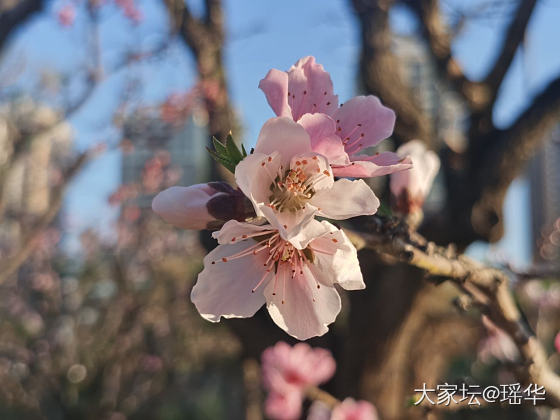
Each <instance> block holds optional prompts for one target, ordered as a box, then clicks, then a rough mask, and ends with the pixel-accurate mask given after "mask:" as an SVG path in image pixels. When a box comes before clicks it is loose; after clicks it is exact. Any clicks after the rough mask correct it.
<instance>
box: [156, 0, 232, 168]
mask: <svg viewBox="0 0 560 420" xmlns="http://www.w3.org/2000/svg"><path fill="white" fill-rule="evenodd" d="M163 2H164V4H165V6H166V7H167V10H168V13H169V16H170V20H171V22H172V23H173V27H174V28H175V30H176V31H177V32H178V35H179V37H180V38H181V39H182V40H183V42H184V43H185V45H186V46H187V47H188V48H189V49H190V51H191V52H192V54H193V56H194V59H195V60H196V64H197V70H198V77H199V79H200V85H201V88H202V89H201V92H202V94H203V100H204V104H205V108H206V111H207V112H208V126H209V127H208V128H209V134H210V136H209V141H210V139H211V138H212V137H216V138H218V139H225V138H226V136H227V134H228V133H229V132H230V131H235V129H236V128H237V127H236V121H235V116H234V112H233V107H232V105H231V102H230V99H229V93H228V82H227V77H226V72H225V69H224V64H223V44H224V39H225V31H224V21H223V20H224V19H223V10H222V2H221V0H205V6H206V10H205V13H204V18H203V19H197V18H195V17H194V16H193V15H192V13H191V12H190V9H189V7H188V5H187V4H186V3H185V0H163ZM209 144H210V143H209ZM209 165H210V168H211V174H210V177H211V179H223V178H227V176H228V174H226V173H225V172H221V169H220V168H218V167H217V165H216V164H215V163H214V161H213V160H212V159H210V158H209Z"/></svg>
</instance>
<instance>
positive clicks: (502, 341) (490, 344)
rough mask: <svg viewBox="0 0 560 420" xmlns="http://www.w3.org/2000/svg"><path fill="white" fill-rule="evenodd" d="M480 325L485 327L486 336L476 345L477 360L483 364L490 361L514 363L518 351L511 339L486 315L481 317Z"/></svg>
mask: <svg viewBox="0 0 560 420" xmlns="http://www.w3.org/2000/svg"><path fill="white" fill-rule="evenodd" d="M482 324H483V325H484V327H486V330H487V332H488V335H487V336H486V337H485V338H483V339H482V340H481V341H480V343H479V345H478V358H479V359H480V360H481V361H482V362H484V363H489V362H490V361H492V359H495V360H499V361H502V362H514V361H516V360H517V359H518V357H519V351H518V350H517V346H516V345H515V343H514V342H513V340H512V339H511V337H510V336H509V335H507V334H506V333H505V332H504V331H503V330H502V329H500V328H498V327H497V326H496V325H495V324H494V323H493V322H492V321H490V319H489V318H488V317H487V316H486V315H483V316H482Z"/></svg>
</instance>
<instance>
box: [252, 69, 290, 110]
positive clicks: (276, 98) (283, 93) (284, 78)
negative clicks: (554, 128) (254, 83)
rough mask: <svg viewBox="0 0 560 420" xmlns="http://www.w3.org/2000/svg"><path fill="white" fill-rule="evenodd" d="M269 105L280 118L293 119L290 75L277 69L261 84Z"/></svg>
mask: <svg viewBox="0 0 560 420" xmlns="http://www.w3.org/2000/svg"><path fill="white" fill-rule="evenodd" d="M259 89H261V90H262V91H263V92H264V94H265V96H266V100H267V101H268V104H269V105H270V107H271V108H272V110H273V111H274V113H275V114H276V115H278V116H279V117H291V116H292V111H291V109H290V106H289V105H288V73H286V72H284V71H280V70H276V69H272V70H270V71H269V72H268V74H267V75H266V76H265V78H264V79H262V80H261V81H260V82H259Z"/></svg>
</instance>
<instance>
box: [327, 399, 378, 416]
mask: <svg viewBox="0 0 560 420" xmlns="http://www.w3.org/2000/svg"><path fill="white" fill-rule="evenodd" d="M377 419H378V417H377V411H376V410H375V407H374V406H373V405H372V404H371V403H369V402H367V401H355V400H353V399H352V398H346V399H345V400H344V401H342V403H341V404H339V405H337V406H336V407H335V408H334V409H333V411H332V415H331V420H377Z"/></svg>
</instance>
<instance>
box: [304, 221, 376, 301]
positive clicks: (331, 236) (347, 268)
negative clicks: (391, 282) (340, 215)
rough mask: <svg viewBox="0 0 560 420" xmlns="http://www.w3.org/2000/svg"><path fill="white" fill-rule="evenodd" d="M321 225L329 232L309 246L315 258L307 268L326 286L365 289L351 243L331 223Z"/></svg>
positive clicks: (355, 253) (356, 255) (356, 256)
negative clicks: (338, 285) (336, 284)
mask: <svg viewBox="0 0 560 420" xmlns="http://www.w3.org/2000/svg"><path fill="white" fill-rule="evenodd" d="M321 224H323V225H325V227H326V228H327V229H329V232H328V233H325V234H323V235H322V236H320V237H318V238H317V239H315V240H313V241H312V242H311V243H310V244H309V248H310V249H311V250H312V251H314V257H315V259H314V263H313V264H311V265H310V266H309V267H310V269H311V271H312V272H313V274H314V275H315V278H316V279H318V280H319V281H321V283H322V284H325V285H327V286H333V285H334V284H335V283H338V284H340V286H342V288H343V289H346V290H361V289H365V287H366V285H365V283H364V280H363V277H362V271H361V270H360V263H359V261H358V253H357V251H356V248H355V247H354V245H353V244H352V242H350V240H349V239H348V237H347V236H346V235H345V234H344V232H343V231H342V230H341V229H337V228H336V227H335V226H333V225H332V224H331V223H329V222H326V221H323V222H321Z"/></svg>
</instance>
